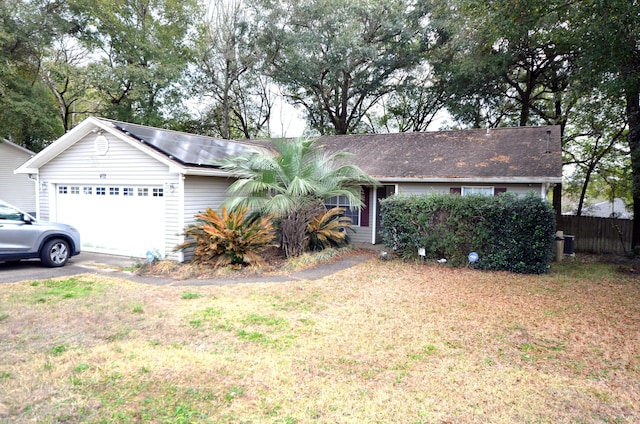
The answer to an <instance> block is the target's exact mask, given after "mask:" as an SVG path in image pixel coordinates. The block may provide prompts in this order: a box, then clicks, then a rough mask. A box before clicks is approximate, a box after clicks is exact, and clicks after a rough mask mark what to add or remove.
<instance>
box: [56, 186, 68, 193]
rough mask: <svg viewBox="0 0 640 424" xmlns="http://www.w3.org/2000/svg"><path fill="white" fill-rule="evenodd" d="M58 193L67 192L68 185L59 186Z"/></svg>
mask: <svg viewBox="0 0 640 424" xmlns="http://www.w3.org/2000/svg"><path fill="white" fill-rule="evenodd" d="M58 193H60V194H67V186H60V187H58Z"/></svg>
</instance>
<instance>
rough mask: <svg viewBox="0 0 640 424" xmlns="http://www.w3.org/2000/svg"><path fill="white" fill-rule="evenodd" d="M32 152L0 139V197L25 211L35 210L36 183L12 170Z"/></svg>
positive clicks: (32, 211) (33, 211)
mask: <svg viewBox="0 0 640 424" xmlns="http://www.w3.org/2000/svg"><path fill="white" fill-rule="evenodd" d="M31 156H32V153H31V152H29V151H28V150H26V149H23V148H21V147H19V146H16V145H14V144H13V143H11V142H9V141H5V140H0V199H2V200H4V201H5V202H7V203H10V204H12V205H13V206H16V207H18V208H20V209H22V210H24V211H26V212H31V213H35V212H36V183H35V181H33V180H31V179H30V178H29V176H28V175H25V174H14V173H13V171H14V170H15V169H17V168H18V167H19V166H20V165H22V164H23V163H25V162H26V161H27V160H28V159H29V158H30V157H31Z"/></svg>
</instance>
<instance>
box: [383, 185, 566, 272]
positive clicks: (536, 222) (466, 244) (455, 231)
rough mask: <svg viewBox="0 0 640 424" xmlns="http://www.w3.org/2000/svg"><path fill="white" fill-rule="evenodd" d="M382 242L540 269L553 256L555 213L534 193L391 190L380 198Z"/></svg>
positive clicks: (408, 253) (501, 266) (453, 259)
mask: <svg viewBox="0 0 640 424" xmlns="http://www.w3.org/2000/svg"><path fill="white" fill-rule="evenodd" d="M381 212H382V226H383V228H384V231H383V240H384V243H385V244H386V245H387V246H388V247H390V248H392V249H393V250H395V251H396V253H398V254H399V255H401V256H402V257H404V258H416V257H417V256H418V249H420V248H423V249H425V253H426V257H427V258H431V259H440V258H446V259H447V261H448V263H449V264H451V265H452V266H463V265H468V259H467V258H468V254H469V253H470V252H472V251H475V252H477V253H478V254H479V257H480V260H479V261H478V262H476V263H474V264H472V266H473V267H476V268H480V269H493V270H506V271H512V272H519V273H542V272H545V271H546V270H547V268H548V263H549V261H550V260H551V256H552V247H553V240H554V231H555V214H554V211H553V209H552V208H551V206H550V205H549V204H548V203H547V202H544V201H542V200H541V199H540V198H539V197H537V196H535V195H528V196H525V197H517V196H515V195H513V194H503V195H500V196H497V197H488V196H480V195H475V196H451V195H438V194H434V195H422V196H410V197H406V196H393V197H390V198H388V199H386V200H384V201H383V202H382V211H381Z"/></svg>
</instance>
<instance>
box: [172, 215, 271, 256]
mask: <svg viewBox="0 0 640 424" xmlns="http://www.w3.org/2000/svg"><path fill="white" fill-rule="evenodd" d="M195 218H196V221H197V222H196V224H194V225H191V226H189V227H187V229H186V230H185V232H184V235H185V236H186V237H189V238H191V240H188V241H186V242H184V243H182V244H181V245H179V246H177V247H176V250H185V249H192V248H193V249H194V251H193V261H194V262H204V263H211V264H213V265H215V266H226V265H235V266H242V265H256V266H263V265H265V263H264V260H263V259H262V257H261V256H260V255H258V253H259V252H261V251H263V250H264V249H266V248H267V247H269V246H273V245H274V240H275V232H274V230H273V225H272V224H271V220H270V219H269V218H266V217H260V216H259V215H257V214H248V213H247V208H239V209H237V210H235V211H232V212H227V209H226V208H222V214H221V215H219V214H218V213H217V212H216V211H214V210H212V209H210V208H209V209H207V210H206V211H205V212H203V213H200V214H197V215H195Z"/></svg>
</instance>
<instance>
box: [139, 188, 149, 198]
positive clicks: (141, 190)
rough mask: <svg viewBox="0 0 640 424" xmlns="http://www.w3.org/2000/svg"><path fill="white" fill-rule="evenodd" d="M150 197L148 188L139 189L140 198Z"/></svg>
mask: <svg viewBox="0 0 640 424" xmlns="http://www.w3.org/2000/svg"><path fill="white" fill-rule="evenodd" d="M148 195H149V189H148V188H139V189H138V196H148Z"/></svg>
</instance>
